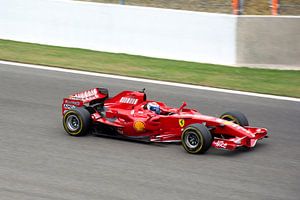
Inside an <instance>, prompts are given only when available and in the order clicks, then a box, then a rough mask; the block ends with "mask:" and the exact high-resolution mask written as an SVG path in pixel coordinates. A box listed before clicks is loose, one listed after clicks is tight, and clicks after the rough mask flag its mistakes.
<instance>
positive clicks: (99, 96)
mask: <svg viewBox="0 0 300 200" xmlns="http://www.w3.org/2000/svg"><path fill="white" fill-rule="evenodd" d="M107 96H108V94H105V93H102V92H101V91H100V90H99V89H98V88H95V89H91V90H87V91H84V92H81V93H76V94H74V95H71V96H70V97H69V98H65V99H64V100H63V104H62V114H64V113H65V112H66V111H67V110H69V109H72V108H75V107H81V106H88V105H90V104H91V103H92V102H97V100H103V103H104V107H103V109H102V110H97V109H94V111H93V113H92V114H91V119H92V121H93V126H97V125H103V124H105V125H106V126H110V127H112V128H114V130H116V132H117V134H119V135H120V136H124V137H125V138H132V139H134V138H136V139H138V138H147V139H148V141H150V142H179V141H181V134H182V131H183V130H184V128H185V127H186V126H188V125H190V124H195V123H200V124H204V125H205V126H206V127H207V128H208V129H209V130H210V132H211V134H212V136H213V138H214V139H213V143H212V146H214V147H216V148H221V149H227V150H234V149H236V148H238V147H254V146H255V144H256V142H257V141H258V140H259V139H262V138H264V137H266V135H267V129H265V128H257V127H250V126H248V127H242V126H239V125H237V124H234V123H232V122H230V121H226V120H223V119H220V118H216V117H211V116H207V115H202V114H201V113H199V112H198V111H196V110H193V109H187V108H185V106H186V103H183V104H182V106H181V107H180V108H171V107H168V106H167V105H166V104H164V103H162V102H157V101H155V102H156V103H158V104H159V105H160V109H161V113H160V114H156V113H154V112H153V111H150V110H148V109H145V105H146V104H147V103H149V102H153V101H149V100H146V95H145V93H143V92H137V91H123V92H121V93H119V94H117V95H116V96H114V97H112V98H107ZM108 135H109V133H108Z"/></svg>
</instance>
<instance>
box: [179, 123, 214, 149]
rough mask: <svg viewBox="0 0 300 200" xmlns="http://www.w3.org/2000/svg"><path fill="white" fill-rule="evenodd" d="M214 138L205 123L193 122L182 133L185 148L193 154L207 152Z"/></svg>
mask: <svg viewBox="0 0 300 200" xmlns="http://www.w3.org/2000/svg"><path fill="white" fill-rule="evenodd" d="M212 140H213V138H212V135H211V134H210V132H209V130H208V129H207V128H206V126H204V125H203V124H191V125H189V126H187V127H186V128H185V129H184V130H183V132H182V135H181V142H182V146H183V148H184V149H185V150H186V151H187V152H188V153H191V154H200V153H205V152H206V151H207V150H208V149H209V148H210V146H211V144H212Z"/></svg>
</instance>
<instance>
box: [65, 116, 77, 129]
mask: <svg viewBox="0 0 300 200" xmlns="http://www.w3.org/2000/svg"><path fill="white" fill-rule="evenodd" d="M66 122H67V127H68V129H69V130H70V131H77V130H78V129H79V128H80V120H79V118H78V117H77V116H76V115H69V116H68V117H67V119H66Z"/></svg>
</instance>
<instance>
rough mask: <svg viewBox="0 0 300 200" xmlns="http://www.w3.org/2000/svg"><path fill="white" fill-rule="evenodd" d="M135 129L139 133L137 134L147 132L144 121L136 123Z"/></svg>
mask: <svg viewBox="0 0 300 200" xmlns="http://www.w3.org/2000/svg"><path fill="white" fill-rule="evenodd" d="M133 128H134V129H135V130H136V131H137V132H142V131H144V130H145V123H144V122H142V121H135V122H134V124H133Z"/></svg>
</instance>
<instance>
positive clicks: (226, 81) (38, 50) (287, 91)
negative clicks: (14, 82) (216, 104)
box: [0, 40, 300, 97]
mask: <svg viewBox="0 0 300 200" xmlns="http://www.w3.org/2000/svg"><path fill="white" fill-rule="evenodd" d="M0 59H1V60H9V61H16V62H23V63H33V64H41V65H49V66H56V67H62V68H70V69H79V70H85V71H93V72H104V73H109V74H118V75H126V76H133V77H143V78H149V79H156V80H165V81H174V82H181V83H190V84H195V85H203V86H213V87H219V88H227V89H234V90H242V91H251V92H258V93H267V94H275V95H283V96H292V97H300V71H289V70H270V69H253V68H245V67H242V68H237V67H229V66H221V65H212V64H201V63H194V62H184V61H174V60H167V59H157V58H149V57H143V56H133V55H127V54H114V53H105V52H98V51H92V50H86V49H78V48H65V47H56V46H47V45H39V44H31V43H23V42H15V41H9V40H0Z"/></svg>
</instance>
